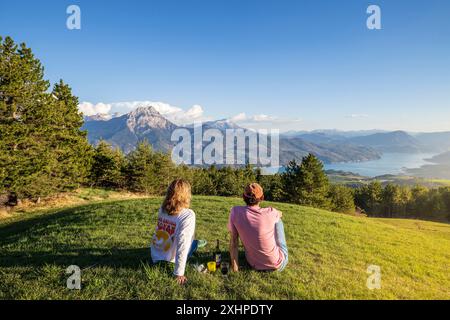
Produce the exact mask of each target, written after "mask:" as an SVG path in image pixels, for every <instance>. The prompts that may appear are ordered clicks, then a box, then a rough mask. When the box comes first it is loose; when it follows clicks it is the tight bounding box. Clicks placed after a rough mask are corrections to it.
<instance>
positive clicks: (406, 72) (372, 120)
mask: <svg viewBox="0 0 450 320" xmlns="http://www.w3.org/2000/svg"><path fill="white" fill-rule="evenodd" d="M70 4H77V5H79V7H80V8H81V30H68V29H67V28H66V19H67V17H68V15H67V14H66V8H67V6H69V5H70ZM370 4H376V5H379V6H380V7H381V13H382V20H381V21H382V30H368V29H367V28H366V19H367V17H368V15H367V14H366V9H367V7H368V6H369V5H370ZM0 35H2V36H5V35H10V36H12V37H13V38H14V39H15V40H16V41H17V42H22V41H24V42H26V43H27V44H28V45H29V46H30V47H32V48H33V50H34V52H35V54H36V56H37V57H38V58H40V59H41V61H42V62H43V64H44V66H45V70H46V77H47V78H48V79H50V80H51V81H52V82H55V81H57V80H58V79H59V78H63V79H64V80H65V81H66V82H68V83H69V84H70V85H71V86H72V88H73V90H74V93H75V94H76V95H78V96H79V98H80V101H81V102H88V104H86V105H84V106H85V107H86V106H87V107H92V109H94V110H95V111H97V110H100V111H104V110H106V111H110V112H113V111H120V112H125V111H126V110H127V108H131V107H133V106H135V105H136V102H138V101H157V102H162V103H161V104H160V106H161V108H162V110H163V111H164V110H165V111H166V112H167V113H168V115H169V116H172V117H174V119H175V118H177V117H178V118H177V119H178V120H179V121H181V122H183V121H184V122H186V121H189V117H190V116H192V117H193V118H195V117H200V118H202V119H219V118H233V119H235V120H236V121H240V122H242V123H244V124H246V125H248V126H252V125H253V126H255V127H258V126H259V127H273V128H280V129H281V130H292V129H296V130H311V129H325V128H326V129H332V128H337V129H341V130H356V129H373V128H377V129H387V130H393V129H402V130H410V131H443V130H450V2H449V1H447V0H430V1H425V0H423V1H411V0H408V1H405V0H395V1H394V0H391V1H380V0H373V1H362V0H345V1H344V0H343V1H336V0H319V1H317V0H316V1H312V0H311V1H300V0H293V1H279V0H278V1H275V0H274V1H264V0H262V1H254V0H245V1H242V0H240V1H238V0H183V1H181V0H178V1H173V0H161V1H103V0H89V1H75V0H73V1H64V0H55V1H39V3H38V2H37V1H20V2H19V1H16V2H13V1H9V2H8V3H2V5H1V8H0ZM192 106H195V107H193V108H191V107H192ZM188 109H190V110H188ZM187 111H189V112H187ZM243 113H245V116H244V115H243Z"/></svg>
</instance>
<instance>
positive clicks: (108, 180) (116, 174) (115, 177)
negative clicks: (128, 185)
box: [90, 140, 125, 188]
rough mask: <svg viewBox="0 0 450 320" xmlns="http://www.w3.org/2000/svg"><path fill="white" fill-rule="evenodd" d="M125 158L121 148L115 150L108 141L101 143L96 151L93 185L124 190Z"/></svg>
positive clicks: (92, 173) (92, 170)
mask: <svg viewBox="0 0 450 320" xmlns="http://www.w3.org/2000/svg"><path fill="white" fill-rule="evenodd" d="M124 169H125V156H124V155H123V153H122V151H121V150H120V149H119V148H115V149H113V148H112V147H111V145H110V144H108V143H107V142H106V141H103V140H102V141H100V142H99V143H98V144H97V146H96V147H95V150H94V155H93V160H92V169H91V174H90V180H91V184H92V185H95V186H98V187H104V188H123V187H124V177H123V171H124Z"/></svg>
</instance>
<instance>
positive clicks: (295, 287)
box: [0, 197, 450, 299]
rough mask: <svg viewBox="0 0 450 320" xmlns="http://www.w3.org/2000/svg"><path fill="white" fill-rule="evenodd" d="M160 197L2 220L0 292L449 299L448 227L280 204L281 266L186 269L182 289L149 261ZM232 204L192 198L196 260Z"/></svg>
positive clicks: (219, 232)
mask: <svg viewBox="0 0 450 320" xmlns="http://www.w3.org/2000/svg"><path fill="white" fill-rule="evenodd" d="M160 201H161V199H159V198H154V199H135V200H125V201H123V200H122V201H107V202H102V203H94V204H87V205H82V206H77V207H71V208H66V209H51V210H44V211H39V212H34V213H32V214H26V213H24V214H20V215H16V216H14V217H12V218H8V219H5V220H3V221H0V299H450V275H449V262H450V225H447V224H439V223H431V222H424V221H418V220H398V219H395V220H394V219H393V220H388V219H369V218H361V217H352V216H346V215H342V214H337V213H331V212H327V211H322V210H316V209H311V208H306V207H301V206H296V205H289V204H278V203H276V204H275V203H273V204H270V203H266V205H269V204H270V205H273V206H275V207H277V208H278V209H280V210H282V211H283V219H284V222H285V228H286V234H287V241H288V246H289V249H290V257H289V259H290V262H289V264H288V266H287V269H286V270H285V271H283V272H280V273H279V272H275V273H260V272H256V271H251V270H248V269H245V268H244V269H243V270H242V271H241V272H239V273H237V274H230V275H228V276H227V277H223V276H222V275H221V274H218V273H217V274H200V273H197V272H196V271H194V270H193V269H192V268H188V271H187V277H188V279H189V283H188V284H187V285H186V286H184V287H181V286H178V285H177V284H176V283H175V281H174V280H173V278H172V277H171V274H170V270H167V269H166V268H164V267H161V266H160V267H155V266H151V265H149V243H150V239H151V235H152V232H153V230H154V227H155V221H156V213H157V209H158V206H159V204H160ZM238 204H241V201H240V200H239V199H233V198H221V197H194V199H193V203H192V208H193V209H194V210H195V211H196V213H197V237H198V238H203V239H206V240H208V241H209V244H208V246H207V247H205V248H203V249H201V251H200V252H199V255H198V256H197V257H196V260H198V261H200V262H206V261H208V260H210V259H211V252H212V251H213V248H214V245H215V240H216V239H220V240H221V244H222V249H223V250H225V247H226V245H225V243H226V241H227V239H228V235H227V231H226V222H227V219H228V213H229V209H230V207H231V206H233V205H238ZM241 254H242V253H241ZM224 256H225V259H226V258H227V255H226V254H224ZM241 262H243V258H242V257H241ZM72 264H75V265H78V266H80V267H81V268H82V289H81V290H80V291H77V290H69V289H67V288H66V279H67V277H68V275H66V274H65V270H66V268H67V267H68V266H69V265H72ZM369 265H379V266H380V267H381V272H382V282H381V286H382V287H381V289H380V290H369V289H368V288H367V287H366V279H367V277H368V274H367V273H366V270H367V267H368V266H369Z"/></svg>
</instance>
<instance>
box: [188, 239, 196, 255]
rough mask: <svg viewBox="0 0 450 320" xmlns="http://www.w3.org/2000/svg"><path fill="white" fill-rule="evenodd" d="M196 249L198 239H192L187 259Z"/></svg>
mask: <svg viewBox="0 0 450 320" xmlns="http://www.w3.org/2000/svg"><path fill="white" fill-rule="evenodd" d="M197 249H198V240H194V241H192V244H191V248H190V249H189V253H188V256H187V257H188V259H189V258H190V257H192V255H193V254H194V252H195V251H197Z"/></svg>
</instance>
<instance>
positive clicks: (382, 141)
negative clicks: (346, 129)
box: [348, 131, 426, 153]
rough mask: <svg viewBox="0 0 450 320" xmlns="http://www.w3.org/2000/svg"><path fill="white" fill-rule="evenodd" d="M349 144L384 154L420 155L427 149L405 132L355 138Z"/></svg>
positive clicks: (349, 140)
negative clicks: (370, 148)
mask: <svg viewBox="0 0 450 320" xmlns="http://www.w3.org/2000/svg"><path fill="white" fill-rule="evenodd" d="M348 142H350V143H353V144H356V145H364V146H367V147H372V148H375V149H377V150H379V151H382V152H399V153H418V152H423V151H424V150H425V149H426V147H425V146H423V145H422V144H421V143H420V141H418V140H417V139H416V138H414V137H412V136H411V135H409V134H408V133H406V132H404V131H393V132H387V133H375V134H372V135H369V136H360V137H353V138H350V139H348Z"/></svg>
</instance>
